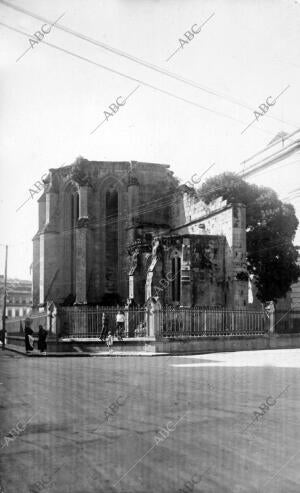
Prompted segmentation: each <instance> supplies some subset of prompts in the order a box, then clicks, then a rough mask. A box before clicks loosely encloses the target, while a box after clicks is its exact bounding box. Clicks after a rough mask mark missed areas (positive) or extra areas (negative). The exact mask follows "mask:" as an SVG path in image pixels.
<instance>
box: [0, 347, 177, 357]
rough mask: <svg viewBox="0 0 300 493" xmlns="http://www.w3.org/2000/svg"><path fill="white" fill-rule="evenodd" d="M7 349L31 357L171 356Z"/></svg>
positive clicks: (121, 352) (119, 352)
mask: <svg viewBox="0 0 300 493" xmlns="http://www.w3.org/2000/svg"><path fill="white" fill-rule="evenodd" d="M5 349H6V350H7V351H13V352H15V353H18V354H22V355H23V356H28V357H29V358H49V357H54V356H55V357H83V356H89V357H93V356H103V357H115V356H169V354H168V353H154V352H150V351H112V352H111V353H110V352H109V351H99V352H97V353H91V352H87V351H79V352H62V351H59V352H53V353H47V354H46V355H44V354H41V353H40V352H39V351H37V350H33V351H32V352H31V353H26V351H25V348H23V347H21V346H15V345H14V344H6V346H5Z"/></svg>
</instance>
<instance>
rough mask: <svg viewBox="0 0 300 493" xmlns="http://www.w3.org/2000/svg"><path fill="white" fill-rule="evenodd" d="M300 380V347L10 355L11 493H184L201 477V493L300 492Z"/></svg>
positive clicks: (7, 485) (4, 401)
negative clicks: (82, 355) (187, 485)
mask: <svg viewBox="0 0 300 493" xmlns="http://www.w3.org/2000/svg"><path fill="white" fill-rule="evenodd" d="M299 376H300V350H298V349H294V350H277V351H256V352H243V353H242V352H239V353H219V354H209V355H199V356H196V355H193V356H175V357H167V356H165V357H148V358H144V357H123V358H118V357H115V358H97V357H90V358H73V357H69V358H55V357H54V358H49V359H48V358H44V359H42V358H25V357H23V356H21V355H18V354H14V353H11V352H8V351H7V352H4V353H3V352H2V351H1V352H0V396H1V397H0V398H1V401H0V402H1V405H0V413H1V422H0V423H1V424H0V426H1V438H0V440H1V447H2V448H1V450H0V452H1V462H0V467H1V483H0V486H1V488H0V491H1V492H3V493H23V492H24V493H25V492H32V493H33V492H39V491H44V492H45V493H46V492H47V493H48V492H49V493H68V492H70V493H71V492H72V493H100V492H105V493H110V492H111V493H112V492H115V493H117V492H119V493H125V492H127V493H129V492H130V493H138V492H145V493H151V492H157V493H163V492H166V493H170V492H172V493H173V492H177V491H178V493H179V491H180V490H181V491H182V490H183V491H188V490H187V489H186V490H184V488H185V483H186V482H187V481H192V478H193V479H194V490H193V491H195V492H214V493H219V492H221V493H223V492H224V493H225V492H226V493H227V492H228V493H229V492H230V493H244V492H261V491H264V492H282V493H289V492H299V491H300V447H299V445H300V426H299V411H300V392H299V389H300V380H299ZM263 403H264V405H263V406H262V409H263V410H264V411H262V410H261V409H259V406H261V405H262V404H263ZM255 412H256V414H255ZM263 413H264V414H263ZM12 430H14V431H12ZM163 430H164V431H163ZM203 473H204V474H203ZM202 474H203V475H202ZM39 481H40V483H38V482H39ZM190 484H192V482H191V483H190ZM191 488H192V486H191ZM190 491H191V489H190Z"/></svg>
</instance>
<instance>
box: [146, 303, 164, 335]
mask: <svg viewBox="0 0 300 493" xmlns="http://www.w3.org/2000/svg"><path fill="white" fill-rule="evenodd" d="M160 317H161V303H160V301H159V300H158V299H157V300H155V299H154V298H153V297H151V298H150V299H149V300H148V301H147V325H148V327H147V329H148V336H149V337H156V338H159V336H160Z"/></svg>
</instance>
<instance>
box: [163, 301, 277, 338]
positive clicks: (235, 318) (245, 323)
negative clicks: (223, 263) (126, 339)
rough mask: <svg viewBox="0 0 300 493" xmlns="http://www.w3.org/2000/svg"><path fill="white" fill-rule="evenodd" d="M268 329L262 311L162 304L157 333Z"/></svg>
mask: <svg viewBox="0 0 300 493" xmlns="http://www.w3.org/2000/svg"><path fill="white" fill-rule="evenodd" d="M268 331H269V327H268V323H267V317H266V316H265V314H264V313H263V312H262V311H249V310H226V309H215V308H213V309H203V308H172V307H163V308H162V309H161V310H160V312H159V329H158V331H157V332H156V334H157V336H158V337H162V338H164V337H168V338H177V337H186V336H189V337H195V336H198V337H199V336H203V337H205V336H206V337H207V336H229V335H236V336H247V335H263V334H266V333H268Z"/></svg>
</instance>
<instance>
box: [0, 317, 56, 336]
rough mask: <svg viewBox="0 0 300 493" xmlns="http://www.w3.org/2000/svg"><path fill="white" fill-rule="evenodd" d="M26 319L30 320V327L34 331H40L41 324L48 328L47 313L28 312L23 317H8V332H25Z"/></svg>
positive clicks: (6, 326) (6, 324)
mask: <svg viewBox="0 0 300 493" xmlns="http://www.w3.org/2000/svg"><path fill="white" fill-rule="evenodd" d="M26 319H29V320H30V327H31V329H32V330H33V332H38V331H39V325H42V326H43V327H44V328H47V313H37V314H35V315H32V314H27V315H25V316H23V317H18V318H12V319H7V320H6V321H5V329H6V332H7V334H23V333H24V329H25V320H26Z"/></svg>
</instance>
